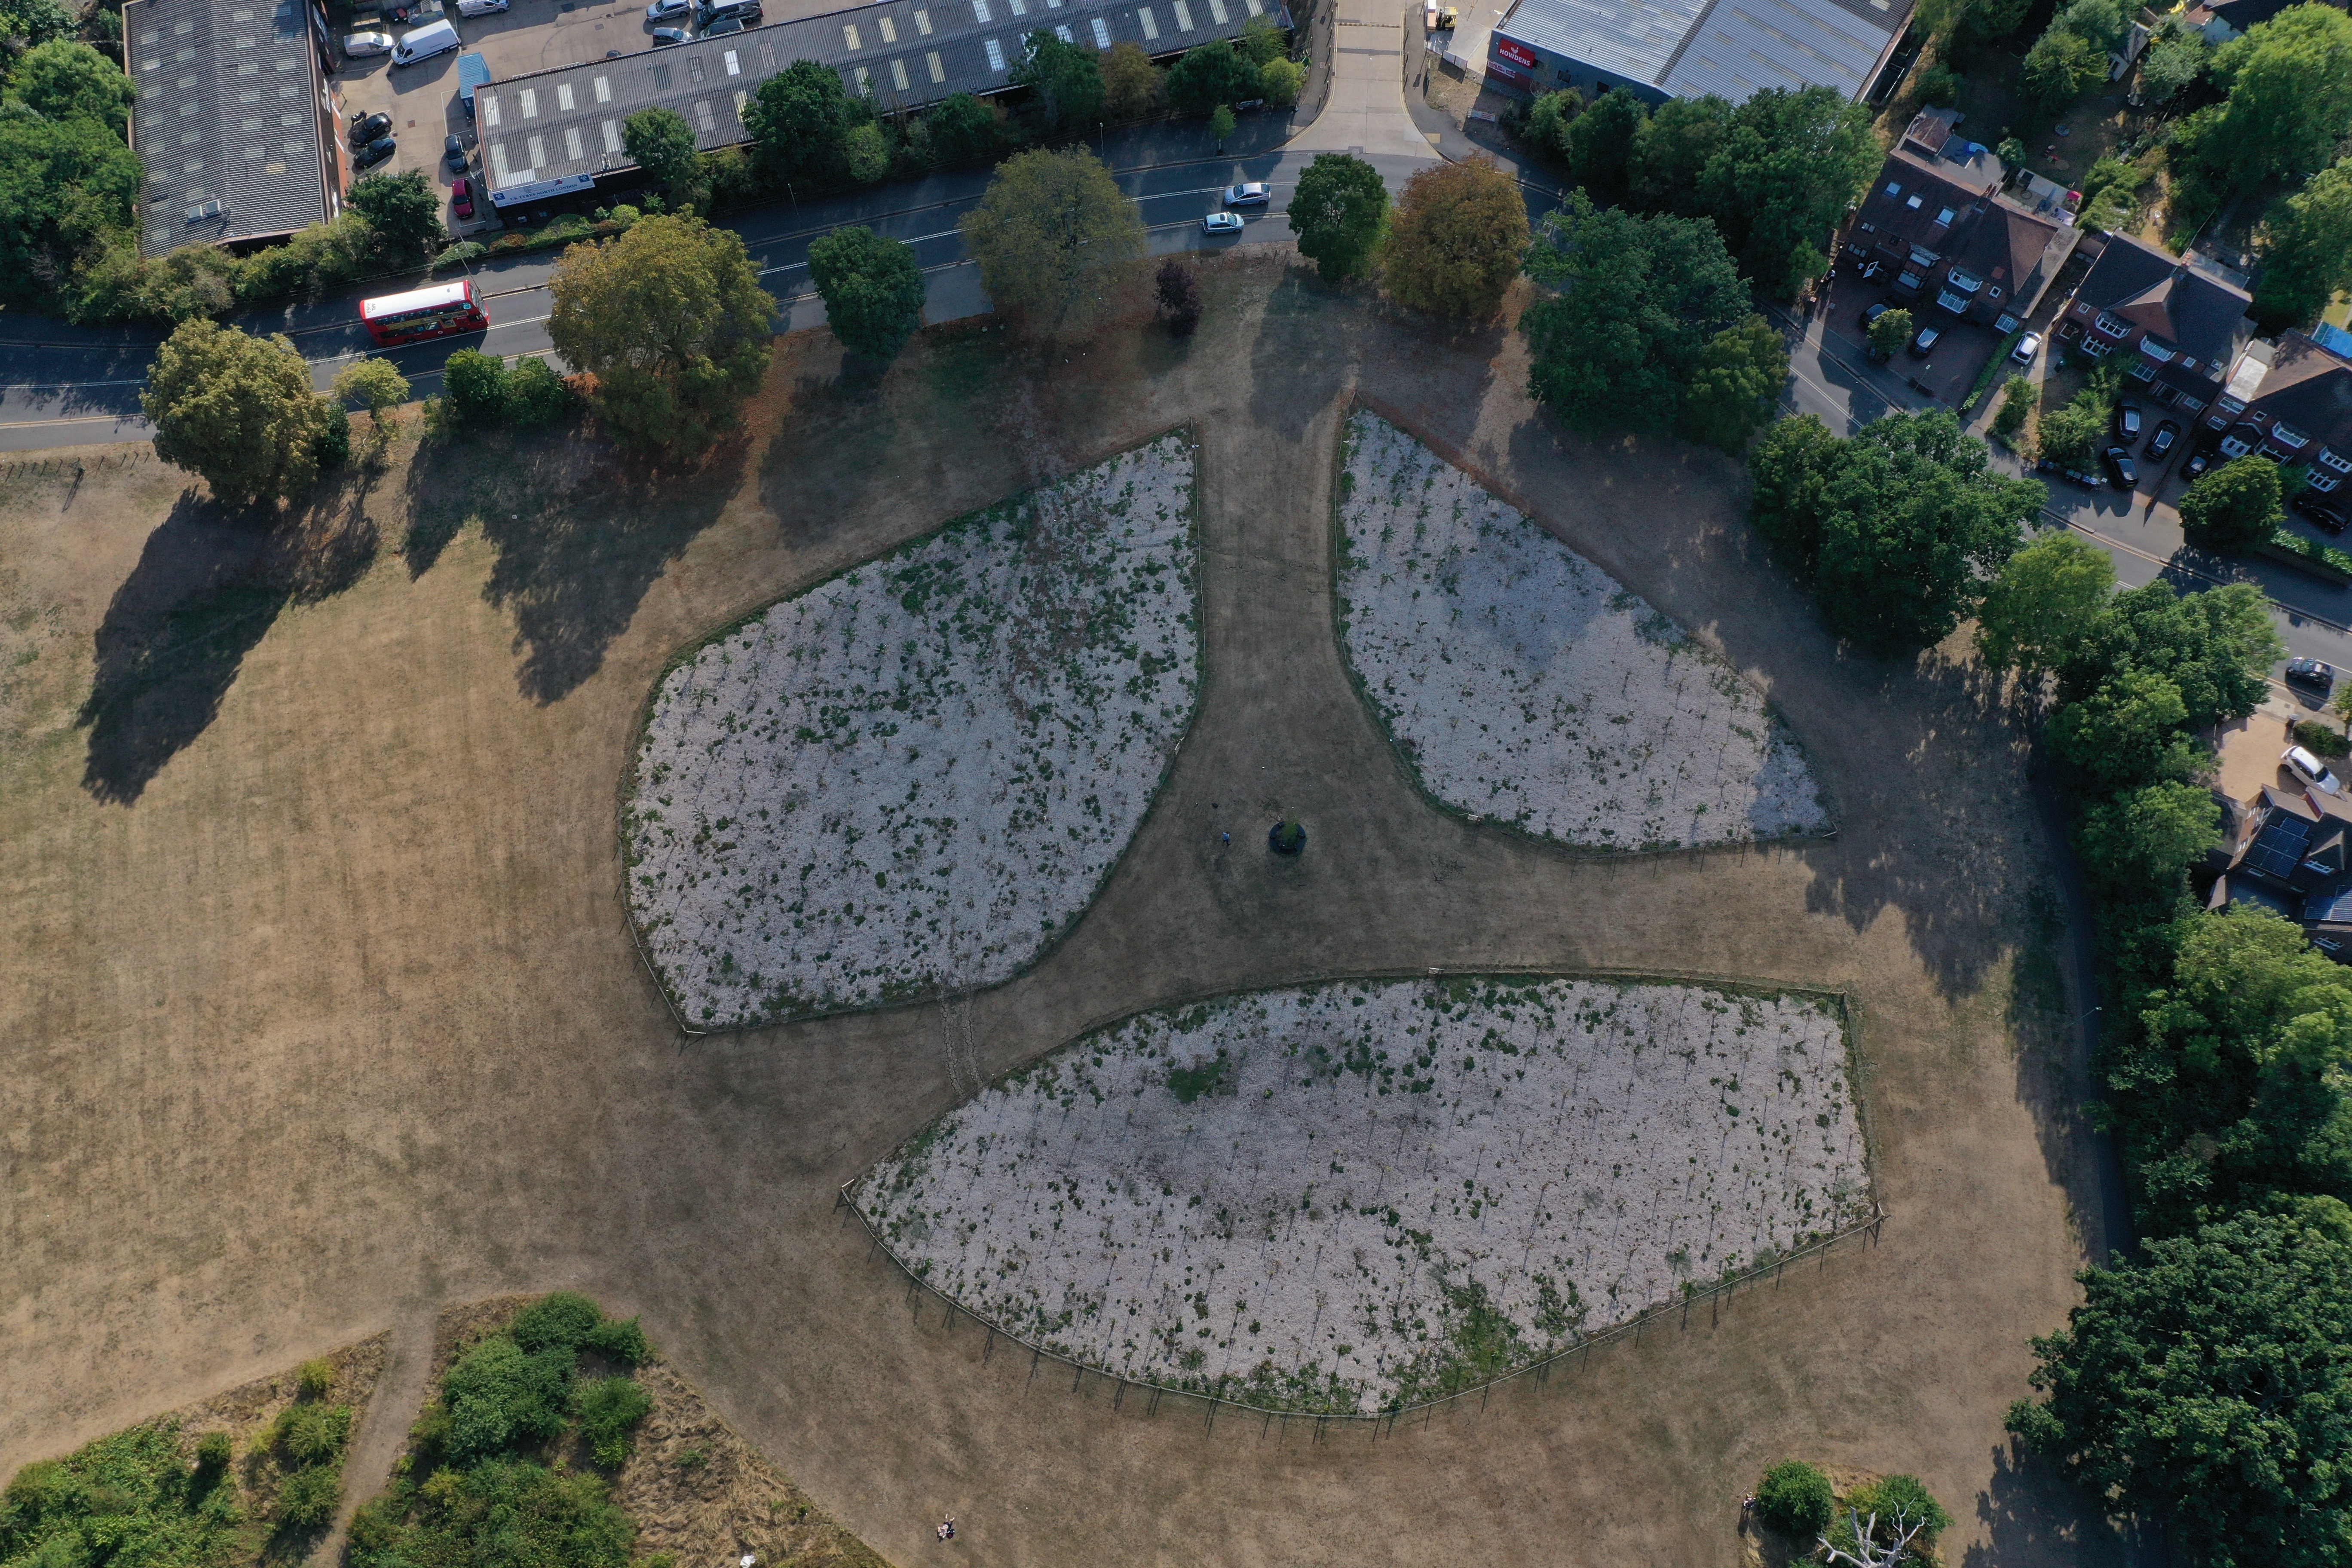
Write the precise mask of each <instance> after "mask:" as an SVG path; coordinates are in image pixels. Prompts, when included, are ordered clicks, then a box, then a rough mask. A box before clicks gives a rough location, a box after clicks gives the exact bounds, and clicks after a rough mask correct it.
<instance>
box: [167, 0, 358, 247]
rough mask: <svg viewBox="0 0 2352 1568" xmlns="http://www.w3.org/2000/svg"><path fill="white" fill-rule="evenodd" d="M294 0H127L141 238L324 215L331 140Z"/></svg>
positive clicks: (242, 230)
mask: <svg viewBox="0 0 2352 1568" xmlns="http://www.w3.org/2000/svg"><path fill="white" fill-rule="evenodd" d="M312 27H313V20H312V16H311V14H310V7H309V6H308V5H306V4H303V3H302V0H226V3H223V0H129V3H128V4H126V5H124V6H123V8H122V48H123V61H124V67H125V68H126V69H127V70H129V72H130V73H131V80H132V82H133V83H135V84H136V86H137V88H138V91H139V98H138V101H137V103H136V104H135V105H134V106H133V107H132V109H131V146H132V147H133V148H134V149H135V150H136V151H137V152H138V153H139V155H140V157H141V158H142V160H143V161H144V162H145V163H146V165H147V184H146V191H145V195H144V199H143V201H142V204H141V209H140V215H139V216H140V247H141V249H142V250H143V251H145V252H146V253H147V254H149V255H154V254H158V253H160V252H162V251H166V250H169V249H171V248H173V247H174V246H180V245H186V244H189V243H191V242H194V241H220V240H231V239H241V238H247V237H257V236H263V235H276V234H286V233H289V232H291V231H292V230H294V229H298V228H301V227H304V226H307V225H310V224H314V223H320V222H323V221H325V220H326V218H327V217H328V216H331V210H332V209H331V206H330V205H329V195H328V185H329V180H330V171H331V169H332V168H333V166H334V165H333V160H334V159H335V157H336V151H335V149H334V148H333V147H332V145H331V144H329V143H327V142H325V141H324V139H323V137H322V135H321V132H320V117H321V110H320V102H319V100H320V91H321V90H322V86H323V82H324V76H323V74H322V72H321V71H320V66H319V57H318V46H317V41H316V37H315V36H314V34H313V32H312Z"/></svg>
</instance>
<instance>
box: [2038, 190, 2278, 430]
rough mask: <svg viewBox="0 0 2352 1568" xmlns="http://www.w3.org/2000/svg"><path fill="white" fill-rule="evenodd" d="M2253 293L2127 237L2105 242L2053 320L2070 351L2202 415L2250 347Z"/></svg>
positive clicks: (2154, 395) (2172, 405)
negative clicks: (2105, 363)
mask: <svg viewBox="0 0 2352 1568" xmlns="http://www.w3.org/2000/svg"><path fill="white" fill-rule="evenodd" d="M2252 304H2253V296H2252V295H2250V294H2248V293H2247V292H2246V291H2245V290H2244V289H2240V288H2237V287H2234V286H2233V285H2231V284H2229V283H2225V282H2223V281H2222V280H2221V279H2219V278H2215V277H2213V276H2211V275H2210V274H2209V273H2204V272H2200V271H2198V270H2197V269H2196V268H2192V267H2190V266H2189V264H2188V263H2187V262H2185V261H2182V260H2181V259H2180V258H2179V257H2177V256H2173V255H2171V254H2169V253H2168V252H2166V251H2162V250H2158V248H2157V247H2154V246H2152V245H2147V244H2143V243H2142V242H2140V241H2139V240H2137V239H2133V238H2132V237H2129V236H2127V235H2121V234H2113V235H2109V236H2108V237H2107V241H2106V248H2105V250H2103V251H2101V252H2100V254H2099V257H2098V259H2096V260H2095V261H2094V262H2092V263H2091V267H2090V270H2088V271H2087V272H2085V273H2084V275H2083V281H2082V282H2081V284H2079V285H2078V286H2077V287H2076V288H2075V289H2074V300H2073V301H2072V302H2071V303H2070V304H2069V305H2068V306H2067V307H2066V314H2065V316H2064V318H2063V320H2062V321H2060V322H2059V326H2058V336H2059V337H2060V339H2061V340H2063V342H2065V343H2066V345H2067V347H2068V349H2069V350H2070V351H2072V352H2074V353H2080V354H2083V355H2084V356H2086V357H2088V358H2091V359H2095V360H2104V359H2105V358H2107V357H2108V356H2109V355H2111V354H2121V355H2122V356H2124V357H2123V358H2122V359H2121V360H2120V361H2119V362H2118V363H2121V364H2122V365H2123V366H2124V369H2125V372H2126V374H2128V375H2130V376H2131V378H2132V379H2133V380H2136V381H2138V382H2142V383H2144V384H2146V385H2147V395H2148V396H2150V397H2151V398H2153V399H2154V400H2155V401H2156V402H2158V403H2159V404H2161V405H2164V406H2166V407H2168V408H2178V409H2179V410H2180V411H2181V412H2183V413H2185V414H2191V415H2201V414H2203V413H2204V411H2205V410H2206V409H2208V408H2210V406H2212V405H2213V404H2214V403H2215V402H2216V401H2217V400H2218V399H2219V398H2220V397H2221V395H2222V392H2223V389H2224V386H2225V382H2224V379H2223V378H2224V377H2225V376H2227V375H2228V374H2230V367H2231V366H2232V365H2234V364H2236V363H2238V361H2239V359H2240V357H2241V356H2242V354H2243V353H2244V351H2245V348H2246V345H2247V344H2248V343H2249V342H2252V340H2253V335H2254V323H2253V322H2252V321H2249V320H2248V319H2247V316H2246V311H2247V309H2248V307H2250V306H2252Z"/></svg>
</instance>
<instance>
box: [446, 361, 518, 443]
mask: <svg viewBox="0 0 2352 1568" xmlns="http://www.w3.org/2000/svg"><path fill="white" fill-rule="evenodd" d="M441 397H442V406H443V407H444V408H445V409H446V411H447V413H448V415H449V416H450V418H452V419H454V420H455V421H457V426H458V427H459V428H460V429H464V430H475V429H479V428H482V427H485V426H491V425H498V424H502V423H504V421H505V419H506V416H507V365H506V361H504V360H502V359H500V358H499V356H498V355H496V354H486V353H482V352H481V351H480V350H479V349H459V350H458V351H457V353H453V354H451V355H450V356H449V357H448V359H446V361H444V362H443V363H442V366H441Z"/></svg>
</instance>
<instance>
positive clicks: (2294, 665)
mask: <svg viewBox="0 0 2352 1568" xmlns="http://www.w3.org/2000/svg"><path fill="white" fill-rule="evenodd" d="M2286 678H2287V679H2289V680H2291V681H2293V682H2294V684H2295V685H2297V686H2316V687H2317V688H2319V689H2320V690H2322V691H2325V690H2326V689H2328V688H2330V687H2332V686H2334V685H2335V684H2336V667H2335V666H2334V665H2332V664H2322V663H2321V662H2320V661H2319V660H2317V659H2315V658H2291V659H2288V660H2287V661H2286Z"/></svg>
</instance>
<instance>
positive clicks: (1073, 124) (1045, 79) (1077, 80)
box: [1012, 27, 1104, 132]
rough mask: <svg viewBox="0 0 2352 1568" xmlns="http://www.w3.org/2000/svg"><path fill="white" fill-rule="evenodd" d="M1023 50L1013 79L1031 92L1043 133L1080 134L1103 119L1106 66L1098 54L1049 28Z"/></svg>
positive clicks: (1039, 31)
mask: <svg viewBox="0 0 2352 1568" xmlns="http://www.w3.org/2000/svg"><path fill="white" fill-rule="evenodd" d="M1023 49H1024V53H1023V56H1022V58H1021V62H1020V63H1019V64H1018V65H1016V66H1014V67H1013V77H1012V80H1013V85H1014V86H1015V87H1025V88H1027V89H1029V102H1030V105H1031V114H1032V117H1033V118H1034V121H1036V124H1037V127H1038V129H1039V130H1041V131H1044V132H1057V131H1077V130H1081V129H1083V128H1085V127H1087V126H1089V125H1093V124H1095V123H1096V122H1097V121H1100V120H1101V119H1102V117H1103V101H1104V91H1103V79H1102V64H1101V61H1100V60H1099V59H1098V58H1097V56H1096V54H1095V51H1093V50H1092V49H1082V48H1079V47H1077V46H1076V45H1075V44H1066V43H1064V42H1062V40H1061V39H1060V38H1058V37H1055V34H1054V32H1053V30H1052V29H1051V28H1049V27H1040V28H1038V29H1037V30H1036V31H1035V32H1033V33H1031V34H1030V35H1029V37H1027V39H1025V40H1024V44H1023Z"/></svg>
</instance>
